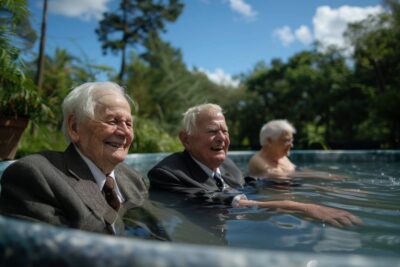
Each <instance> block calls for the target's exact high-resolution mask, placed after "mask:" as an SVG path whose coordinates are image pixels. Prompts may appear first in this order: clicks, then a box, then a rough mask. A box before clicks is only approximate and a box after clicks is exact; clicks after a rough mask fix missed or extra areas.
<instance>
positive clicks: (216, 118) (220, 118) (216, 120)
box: [196, 110, 227, 129]
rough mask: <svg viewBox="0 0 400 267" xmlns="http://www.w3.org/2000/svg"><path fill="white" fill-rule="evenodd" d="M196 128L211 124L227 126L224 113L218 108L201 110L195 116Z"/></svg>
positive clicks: (210, 125) (206, 126)
mask: <svg viewBox="0 0 400 267" xmlns="http://www.w3.org/2000/svg"><path fill="white" fill-rule="evenodd" d="M196 124H197V127H198V129H202V128H208V127H212V126H223V127H224V128H227V125H226V122H225V117H224V114H222V112H221V111H218V110H207V111H203V112H201V113H200V114H199V116H198V117H197V123H196Z"/></svg>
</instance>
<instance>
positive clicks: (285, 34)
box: [274, 26, 295, 46]
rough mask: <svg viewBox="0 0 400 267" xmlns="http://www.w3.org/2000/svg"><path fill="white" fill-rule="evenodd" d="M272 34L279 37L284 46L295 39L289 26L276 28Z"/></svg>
mask: <svg viewBox="0 0 400 267" xmlns="http://www.w3.org/2000/svg"><path fill="white" fill-rule="evenodd" d="M274 34H275V35H276V36H277V37H278V38H279V40H280V41H281V42H282V44H283V45H284V46H289V45H290V44H292V43H293V42H294V41H295V36H294V34H293V32H292V29H291V28H290V27H289V26H283V27H281V28H278V29H276V30H275V31H274Z"/></svg>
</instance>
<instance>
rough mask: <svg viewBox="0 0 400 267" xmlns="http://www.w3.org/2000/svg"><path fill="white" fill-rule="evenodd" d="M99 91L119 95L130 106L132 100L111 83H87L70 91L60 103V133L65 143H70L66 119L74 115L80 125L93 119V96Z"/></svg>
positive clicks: (94, 102) (119, 87)
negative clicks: (110, 91) (61, 117)
mask: <svg viewBox="0 0 400 267" xmlns="http://www.w3.org/2000/svg"><path fill="white" fill-rule="evenodd" d="M100 90H112V91H116V92H118V93H120V94H121V95H122V96H123V97H125V99H126V100H127V101H128V103H129V104H130V105H131V103H132V100H131V99H130V97H129V96H128V95H126V94H125V90H124V88H122V87H121V86H119V85H118V84H116V83H113V82H88V83H84V84H81V85H79V86H78V87H75V88H74V89H72V91H71V92H69V94H68V95H67V96H66V97H65V98H64V101H63V103H62V112H63V125H62V131H63V133H64V136H65V138H66V140H67V141H71V139H70V137H69V135H68V127H67V119H68V116H69V115H70V114H74V115H75V117H76V119H77V123H82V122H84V121H85V120H86V119H88V118H94V117H95V116H94V115H95V114H94V113H95V107H96V104H97V103H96V100H95V97H94V96H95V94H96V92H99V91H100Z"/></svg>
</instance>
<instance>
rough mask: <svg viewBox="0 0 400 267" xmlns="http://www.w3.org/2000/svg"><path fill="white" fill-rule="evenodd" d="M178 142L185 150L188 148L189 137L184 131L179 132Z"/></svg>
mask: <svg viewBox="0 0 400 267" xmlns="http://www.w3.org/2000/svg"><path fill="white" fill-rule="evenodd" d="M179 140H181V143H182V145H183V146H184V147H185V148H188V146H189V135H188V134H187V133H186V131H180V132H179Z"/></svg>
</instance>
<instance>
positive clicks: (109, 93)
mask: <svg viewBox="0 0 400 267" xmlns="http://www.w3.org/2000/svg"><path fill="white" fill-rule="evenodd" d="M62 110H63V119H64V120H63V131H64V134H65V137H66V138H67V140H68V141H69V142H70V144H69V146H68V148H67V149H66V150H65V151H64V152H55V151H46V152H41V153H37V154H33V155H29V156H26V157H24V158H21V159H19V160H17V161H16V162H15V163H13V164H11V165H10V166H9V167H8V168H7V169H6V170H5V171H4V173H3V176H2V179H1V196H0V212H1V213H2V214H3V215H6V216H11V217H14V218H18V219H24V220H30V221H36V222H44V223H49V224H53V225H56V226H64V227H70V228H76V229H81V230H86V231H91V232H100V233H109V234H123V233H124V228H125V225H124V223H123V220H122V218H123V216H124V215H125V214H126V213H127V212H128V211H130V212H131V211H132V212H135V211H137V212H139V211H140V212H143V211H144V209H145V208H144V207H147V206H148V203H147V196H148V192H147V188H146V186H145V183H144V182H143V179H142V176H141V175H140V174H139V173H138V172H136V171H135V170H133V169H132V168H130V167H128V166H127V165H125V164H123V163H122V161H124V159H125V157H126V155H127V154H128V150H129V147H130V145H131V143H132V141H133V138H134V134H133V121H132V115H131V106H130V99H129V97H128V96H126V95H125V93H124V90H123V88H121V87H120V86H119V85H117V84H115V83H112V82H93V83H85V84H82V85H80V86H78V87H76V88H75V89H73V90H72V91H71V92H70V93H69V94H68V95H67V96H66V98H65V99H64V101H63V105H62ZM142 208H143V209H142ZM145 212H150V211H148V210H147V209H146V211H145ZM146 218H150V216H149V214H148V216H147V217H146ZM145 223H146V222H145ZM149 228H152V227H149ZM131 230H132V229H131ZM132 231H133V230H132Z"/></svg>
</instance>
